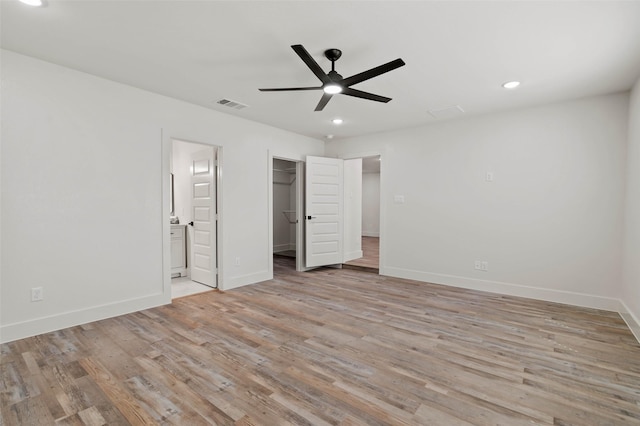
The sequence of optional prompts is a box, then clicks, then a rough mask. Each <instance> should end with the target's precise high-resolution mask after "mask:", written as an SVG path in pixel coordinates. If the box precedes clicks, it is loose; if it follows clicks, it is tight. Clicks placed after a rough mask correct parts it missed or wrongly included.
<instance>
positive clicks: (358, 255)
mask: <svg viewBox="0 0 640 426" xmlns="http://www.w3.org/2000/svg"><path fill="white" fill-rule="evenodd" d="M362 256H363V254H362V250H354V251H350V252H349V253H345V254H344V261H345V262H348V261H350V260H353V259H360V258H361V257H362Z"/></svg>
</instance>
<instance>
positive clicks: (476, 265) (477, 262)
mask: <svg viewBox="0 0 640 426" xmlns="http://www.w3.org/2000/svg"><path fill="white" fill-rule="evenodd" d="M473 264H474V267H475V268H476V269H477V270H478V271H479V270H480V269H482V262H480V261H479V260H476V261H475V262H473Z"/></svg>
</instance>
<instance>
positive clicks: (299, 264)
mask: <svg viewBox="0 0 640 426" xmlns="http://www.w3.org/2000/svg"><path fill="white" fill-rule="evenodd" d="M267 157H268V166H267V191H268V192H267V193H268V199H269V202H268V203H267V204H268V206H267V210H268V211H267V217H268V228H269V230H268V236H269V238H268V242H267V259H269V276H270V277H271V279H273V160H274V159H278V160H286V161H291V162H294V163H296V220H297V223H296V271H298V272H303V271H308V270H310V269H312V268H307V267H305V262H304V257H305V248H304V229H305V228H304V166H305V157H306V156H302V155H300V154H291V153H280V152H273V151H271V150H269V151H268V152H267Z"/></svg>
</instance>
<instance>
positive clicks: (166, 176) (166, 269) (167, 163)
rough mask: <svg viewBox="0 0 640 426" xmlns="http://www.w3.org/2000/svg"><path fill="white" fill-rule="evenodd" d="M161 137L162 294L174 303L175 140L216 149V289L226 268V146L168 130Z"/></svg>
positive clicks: (166, 300) (221, 281)
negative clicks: (172, 214)
mask: <svg viewBox="0 0 640 426" xmlns="http://www.w3.org/2000/svg"><path fill="white" fill-rule="evenodd" d="M161 139H162V153H161V157H162V158H161V178H162V206H163V207H162V212H161V214H162V277H163V279H162V293H163V299H164V300H165V302H166V303H171V230H170V228H171V225H170V208H169V206H170V205H171V197H170V172H171V157H172V151H173V142H174V141H177V142H188V143H194V144H198V145H203V146H208V147H212V148H214V149H215V150H216V152H217V167H216V175H215V177H214V180H215V184H216V203H217V213H218V221H217V225H216V226H217V228H216V245H217V250H216V262H217V268H218V280H217V288H218V289H220V290H223V289H224V273H223V272H224V271H223V262H222V254H223V243H222V242H223V241H224V239H223V235H222V233H223V223H224V222H223V220H224V214H223V212H224V207H223V203H222V191H223V185H222V183H223V182H222V166H223V149H222V147H221V146H219V145H214V144H210V143H205V142H200V141H194V140H190V139H188V138H181V137H174V136H170V135H167V134H165V131H164V130H162V131H161Z"/></svg>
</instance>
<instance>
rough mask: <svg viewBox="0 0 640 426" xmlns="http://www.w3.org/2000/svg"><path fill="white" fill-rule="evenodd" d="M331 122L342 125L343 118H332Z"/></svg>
mask: <svg viewBox="0 0 640 426" xmlns="http://www.w3.org/2000/svg"><path fill="white" fill-rule="evenodd" d="M331 122H332V123H333V124H335V125H340V124H342V123H343V120H342V118H334V119H333V120H331Z"/></svg>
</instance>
